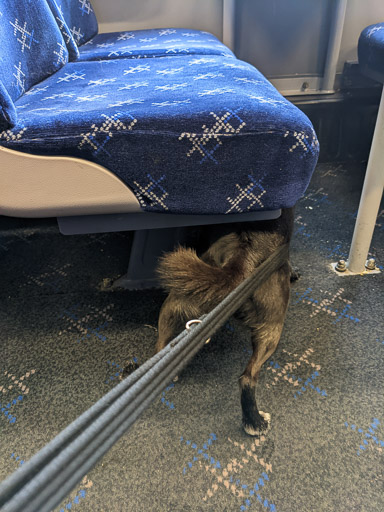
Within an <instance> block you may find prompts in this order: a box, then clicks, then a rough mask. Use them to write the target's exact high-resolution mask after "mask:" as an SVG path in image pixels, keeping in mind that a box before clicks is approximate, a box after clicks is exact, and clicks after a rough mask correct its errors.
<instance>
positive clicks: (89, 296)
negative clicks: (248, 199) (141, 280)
mask: <svg viewBox="0 0 384 512" xmlns="http://www.w3.org/2000/svg"><path fill="white" fill-rule="evenodd" d="M364 171H365V163H360V162H348V163H337V164H336V163H321V164H319V165H318V167H317V169H316V171H315V174H314V176H313V178H312V181H311V183H310V185H309V188H308V190H307V191H306V193H305V195H304V197H302V199H301V200H300V201H299V203H298V204H297V207H296V211H295V233H294V238H293V242H292V248H291V260H292V263H293V266H294V267H295V268H297V269H298V271H299V272H300V274H301V277H300V279H299V280H298V281H297V282H296V283H294V284H293V285H292V291H291V300H290V305H289V309H288V314H287V319H286V323H285V327H284V331H283V334H282V338H281V341H280V344H279V346H278V349H277V350H276V352H275V353H274V354H273V356H272V357H271V359H270V360H269V361H267V363H266V364H265V365H264V367H263V369H262V371H261V374H260V379H259V384H258V390H257V393H258V405H259V407H260V409H261V410H263V411H267V412H269V413H270V414H271V417H272V428H271V430H270V431H269V432H268V434H267V435H266V436H262V437H260V438H252V437H250V436H248V435H246V434H245V433H244V432H243V430H242V427H241V410H240V397H239V388H238V377H239V376H240V374H241V373H242V371H243V369H244V368H245V365H246V363H247V360H248V358H249V357H250V348H251V346H250V333H249V332H248V331H247V330H246V329H245V328H244V327H243V326H242V324H241V323H240V322H239V321H238V320H236V319H234V318H231V319H230V320H229V321H228V323H226V325H225V326H224V327H223V328H221V329H220V331H219V332H217V333H216V334H215V336H213V338H212V340H211V342H210V343H209V344H207V345H205V346H204V347H203V349H202V350H201V351H200V352H199V353H198V354H197V355H196V356H195V358H194V359H193V361H192V362H191V363H190V364H189V365H188V367H187V368H185V370H184V371H182V372H181V373H180V375H179V376H178V379H177V380H176V381H172V382H169V385H168V386H167V387H165V388H164V389H159V394H158V398H157V399H156V400H155V402H154V403H153V404H152V405H151V406H150V407H149V408H148V409H147V410H146V411H145V412H144V413H143V415H142V416H141V417H140V418H139V419H138V421H137V422H136V423H135V424H134V425H133V427H132V428H131V429H130V430H129V431H128V432H127V433H126V434H125V435H124V436H123V437H122V438H121V439H120V441H119V442H118V443H117V444H115V445H114V446H113V448H112V449H111V450H110V451H109V452H108V454H107V455H106V456H105V457H104V458H103V459H102V460H101V461H100V462H99V463H98V464H97V465H96V466H95V467H94V468H93V469H92V470H91V471H90V472H89V473H88V474H87V475H86V476H85V477H84V478H83V480H82V481H81V482H80V483H79V484H78V485H77V486H76V488H75V489H74V490H73V491H72V492H71V493H70V494H69V495H68V497H67V498H66V499H65V500H64V501H63V502H62V504H61V505H60V506H59V507H58V508H57V511H59V510H60V511H65V510H69V509H73V510H75V511H79V512H83V511H84V512H85V511H95V510H98V511H106V512H109V511H111V512H114V511H122V512H131V511H132V512H133V511H135V512H136V511H144V510H147V511H155V512H166V511H180V512H186V511H191V512H194V511H236V510H238V511H250V512H251V511H279V512H292V511H295V510H296V511H300V512H323V511H324V512H325V511H326V512H329V511H333V510H335V511H336V510H338V511H343V512H344V511H345V512H347V511H348V512H352V511H353V512H365V511H367V512H368V511H370V512H372V511H380V510H384V493H383V477H384V474H383V473H384V465H383V452H384V413H383V411H384V378H383V368H384V327H383V302H384V286H383V278H384V267H383V266H384V210H383V208H382V207H381V208H380V210H379V216H378V218H377V224H376V228H375V233H374V238H373V241H372V246H371V249H370V251H371V256H372V257H375V258H376V259H377V264H378V266H379V268H380V269H381V270H382V273H380V274H375V275H366V276H360V275H358V276H352V277H346V276H343V275H336V274H335V273H334V272H333V271H332V270H331V266H330V265H331V263H332V262H335V261H337V260H339V259H340V258H344V259H346V258H347V256H348V251H349V244H350V241H351V237H352V232H353V226H354V223H355V218H356V212H357V209H358V204H359V198H360V192H361V187H362V182H363V179H364ZM130 245H131V233H108V234H98V235H76V236H63V235H61V234H60V233H59V231H58V228H57V226H56V224H55V221H54V220H53V219H48V220H41V221H37V220H25V219H10V218H6V217H2V218H0V282H1V285H0V301H1V308H0V354H1V357H0V429H1V436H0V460H1V463H0V480H1V479H4V478H5V477H7V476H8V475H9V474H11V473H12V472H13V471H15V470H16V469H17V468H18V467H20V466H21V465H22V464H23V463H24V462H25V461H27V460H28V459H29V458H30V457H31V456H32V455H33V454H34V453H36V452H37V451H38V450H39V449H40V448H42V447H43V446H44V445H45V444H46V443H47V442H48V441H50V440H51V439H52V438H53V437H54V436H55V435H57V434H58V433H59V432H60V430H62V429H63V428H64V427H65V426H66V425H68V424H69V423H70V422H71V421H73V420H74V419H75V418H76V417H77V416H78V415H79V414H80V413H82V412H83V411H85V410H86V409H87V408H89V407H90V406H91V405H92V404H93V403H94V402H95V401H97V400H98V399H99V398H100V397H101V396H103V395H104V394H105V393H106V392H107V391H108V390H110V389H111V388H112V387H113V386H115V385H116V383H117V382H119V375H120V373H121V371H122V367H123V365H124V362H126V361H132V362H133V363H136V364H138V365H140V364H141V363H142V362H144V361H145V360H147V359H148V358H149V357H150V356H151V355H152V354H153V351H154V346H155V342H156V331H157V317H158V313H159V309H160V307H161V304H162V301H163V300H164V297H165V295H164V293H163V292H162V291H160V290H145V291H125V290H111V289H110V288H109V287H108V283H110V282H111V281H112V280H114V279H116V278H117V277H119V276H120V275H122V274H123V273H124V272H125V271H126V265H127V257H128V253H129V248H130Z"/></svg>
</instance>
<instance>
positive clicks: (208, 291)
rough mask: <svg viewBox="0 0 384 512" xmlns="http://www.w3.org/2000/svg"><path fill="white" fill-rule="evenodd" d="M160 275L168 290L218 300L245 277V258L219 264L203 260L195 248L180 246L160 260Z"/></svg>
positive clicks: (204, 301)
mask: <svg viewBox="0 0 384 512" xmlns="http://www.w3.org/2000/svg"><path fill="white" fill-rule="evenodd" d="M157 274H158V276H159V278H160V282H161V284H162V285H163V287H164V288H165V289H166V290H167V291H168V292H170V291H171V290H174V291H176V292H180V293H181V294H183V295H185V296H188V295H189V296H191V297H195V298H197V299H198V300H199V301H201V302H202V303H210V302H212V301H214V302H217V303H218V302H220V301H221V300H223V299H224V298H225V297H226V296H227V295H228V293H230V292H231V291H232V290H233V289H234V288H235V287H236V286H237V285H238V284H239V283H240V282H241V281H242V280H243V279H244V261H243V260H242V259H241V258H236V259H233V260H232V261H229V262H228V263H227V264H226V265H224V266H222V267H218V266H216V265H210V264H209V263H207V262H205V261H203V260H202V259H201V258H199V257H198V255H197V254H196V252H195V251H194V250H193V249H187V248H185V247H179V248H178V249H176V250H175V251H174V252H172V253H169V254H167V255H165V256H164V257H163V258H161V259H160V263H159V267H158V269H157Z"/></svg>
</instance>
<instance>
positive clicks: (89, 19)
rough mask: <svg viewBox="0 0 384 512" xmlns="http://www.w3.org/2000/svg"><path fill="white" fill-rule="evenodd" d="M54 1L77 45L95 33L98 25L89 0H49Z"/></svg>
mask: <svg viewBox="0 0 384 512" xmlns="http://www.w3.org/2000/svg"><path fill="white" fill-rule="evenodd" d="M54 2H55V3H56V4H57V7H58V9H59V11H60V13H61V14H62V16H63V18H64V20H65V22H66V24H67V26H68V28H69V30H70V31H71V34H72V37H73V40H74V42H75V43H76V44H77V46H81V45H82V44H84V43H86V42H87V41H89V40H90V39H91V38H92V37H94V36H95V35H96V34H97V31H98V29H99V25H98V23H97V19H96V15H95V12H94V10H93V7H92V4H91V2H90V1H89V0H50V4H52V3H54Z"/></svg>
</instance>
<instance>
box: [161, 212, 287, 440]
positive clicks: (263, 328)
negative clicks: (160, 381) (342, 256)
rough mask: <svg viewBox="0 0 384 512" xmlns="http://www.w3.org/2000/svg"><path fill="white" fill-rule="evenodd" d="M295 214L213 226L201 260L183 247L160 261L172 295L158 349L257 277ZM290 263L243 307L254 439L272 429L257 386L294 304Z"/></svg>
mask: <svg viewBox="0 0 384 512" xmlns="http://www.w3.org/2000/svg"><path fill="white" fill-rule="evenodd" d="M292 226H293V210H292V209H287V210H284V211H283V213H282V215H281V217H279V218H278V219H276V220H271V221H264V222H252V223H247V224H243V225H242V226H239V224H231V225H222V226H208V227H204V228H202V233H201V235H202V238H203V239H206V240H208V245H209V247H208V249H207V250H206V251H205V252H203V254H202V255H201V256H198V254H197V253H196V251H195V250H194V249H191V248H182V247H180V248H178V249H176V250H175V251H174V252H172V253H169V254H166V255H165V256H164V257H163V258H162V260H161V261H160V264H159V268H158V275H159V277H160V280H161V282H162V284H163V286H164V288H165V289H166V290H167V291H169V294H168V297H167V298H166V300H165V302H164V304H163V306H162V308H161V311H160V316H159V325H158V331H159V336H158V341H157V344H156V350H157V351H159V350H161V349H162V348H163V347H164V346H165V345H166V344H167V343H168V342H169V341H171V340H172V339H173V338H174V337H175V336H176V335H177V334H179V333H180V332H181V331H182V330H183V329H184V328H185V323H186V322H187V321H188V320H191V319H195V318H199V317H200V316H201V315H203V314H205V313H208V312H209V311H211V310H212V309H213V308H214V307H215V306H217V305H218V304H219V302H220V301H221V300H223V299H224V298H225V297H226V296H227V295H228V294H229V293H230V292H231V291H232V290H233V289H234V288H235V287H236V286H237V285H238V284H240V283H241V282H242V281H243V280H244V279H245V278H246V277H248V276H249V275H250V274H252V273H253V271H254V270H255V268H256V267H257V266H258V265H260V264H261V263H262V262H263V261H264V260H265V259H266V258H268V256H269V255H270V254H272V252H273V251H274V250H275V249H277V248H278V247H279V246H280V245H283V244H285V243H289V241H290V238H291V234H292ZM290 274H291V271H290V265H289V262H288V261H286V262H285V263H284V265H283V266H282V267H281V268H280V269H278V270H277V271H275V272H274V273H273V274H272V275H271V276H269V277H268V279H267V280H266V281H265V282H264V284H263V285H261V286H260V287H259V288H258V289H257V290H256V291H255V292H254V293H253V295H252V297H251V298H250V299H248V300H247V301H246V302H245V303H244V304H243V305H242V307H241V308H240V310H239V312H240V314H241V316H242V318H243V319H244V321H245V323H246V324H247V325H248V326H249V327H250V328H251V336H252V347H253V354H252V357H251V358H250V360H249V362H248V364H247V366H246V368H245V371H244V373H243V374H242V375H241V377H240V389H241V405H242V411H243V426H244V429H245V431H246V432H247V433H248V434H250V435H260V434H262V433H265V432H266V431H267V430H268V428H269V422H270V417H269V415H268V414H266V413H263V412H262V411H259V410H258V408H257V405H256V396H255V388H256V382H257V378H258V375H259V372H260V368H261V366H262V365H263V364H264V362H265V361H266V360H267V359H268V358H269V357H270V356H271V355H272V354H273V352H274V351H275V349H276V347H277V344H278V342H279V339H280V336H281V332H282V329H283V325H284V319H285V314H286V310H287V306H288V300H289V289H290Z"/></svg>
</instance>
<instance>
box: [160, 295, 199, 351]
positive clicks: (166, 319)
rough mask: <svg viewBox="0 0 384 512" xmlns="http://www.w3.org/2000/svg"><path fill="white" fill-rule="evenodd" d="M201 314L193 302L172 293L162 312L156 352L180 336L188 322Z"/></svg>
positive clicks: (166, 300)
mask: <svg viewBox="0 0 384 512" xmlns="http://www.w3.org/2000/svg"><path fill="white" fill-rule="evenodd" d="M201 314H202V312H201V311H200V308H197V307H195V306H194V305H193V301H192V300H190V301H187V300H186V299H184V298H181V297H178V296H176V294H174V293H173V292H171V293H170V294H169V295H168V297H167V298H166V299H165V301H164V303H163V305H162V307H161V310H160V315H159V322H158V338H157V343H156V352H160V350H162V349H163V348H164V347H165V346H166V345H167V344H168V343H169V342H170V341H171V340H173V338H175V337H176V336H177V335H178V334H180V333H181V332H182V331H183V330H184V329H185V324H186V322H187V321H188V320H192V319H194V318H198V317H199V316H201Z"/></svg>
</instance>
